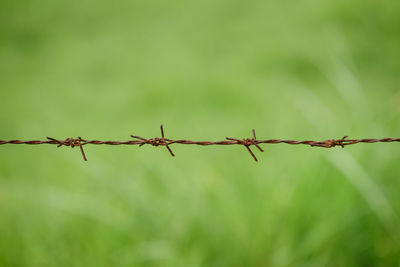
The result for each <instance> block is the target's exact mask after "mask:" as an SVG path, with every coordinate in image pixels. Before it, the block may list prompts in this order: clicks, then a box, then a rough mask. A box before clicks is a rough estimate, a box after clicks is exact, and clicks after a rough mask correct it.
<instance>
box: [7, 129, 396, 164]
mask: <svg viewBox="0 0 400 267" xmlns="http://www.w3.org/2000/svg"><path fill="white" fill-rule="evenodd" d="M160 128H161V138H159V137H154V138H150V139H147V138H143V137H140V136H136V135H131V137H132V138H134V139H135V140H129V141H100V140H85V139H82V138H81V137H78V138H71V137H70V138H67V139H65V140H59V139H55V138H51V137H47V140H31V141H22V140H0V145H5V144H26V145H42V144H51V145H57V147H61V146H69V147H72V148H74V147H79V148H80V151H81V154H82V157H83V159H84V160H85V161H87V158H86V155H85V151H84V150H83V146H85V145H88V144H92V145H111V146H118V145H139V147H141V146H143V145H146V144H149V145H152V146H165V147H166V148H167V150H168V152H169V153H170V154H171V156H175V154H174V153H173V152H172V150H171V148H170V146H171V145H173V144H181V145H199V146H211V145H242V146H244V147H245V148H246V150H247V151H248V152H249V153H250V155H251V156H252V157H253V159H254V160H255V161H258V159H257V157H256V156H255V155H254V153H253V151H252V150H251V149H250V147H251V146H255V147H256V148H257V149H258V150H260V152H264V150H263V149H262V148H261V147H260V146H259V145H260V144H280V143H284V144H288V145H309V146H312V147H324V148H333V147H336V146H340V147H342V148H344V147H345V146H349V145H354V144H359V143H367V144H371V143H378V142H382V143H391V142H400V138H382V139H347V138H348V136H344V137H343V138H341V139H328V140H325V141H310V140H305V141H296V140H281V139H268V140H258V139H257V138H256V132H255V130H254V129H253V132H252V133H253V137H252V138H243V139H236V138H230V137H226V138H225V140H223V141H191V140H173V139H169V138H165V136H164V128H163V126H162V125H161V127H160Z"/></svg>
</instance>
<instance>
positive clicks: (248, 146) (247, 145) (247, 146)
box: [226, 129, 264, 162]
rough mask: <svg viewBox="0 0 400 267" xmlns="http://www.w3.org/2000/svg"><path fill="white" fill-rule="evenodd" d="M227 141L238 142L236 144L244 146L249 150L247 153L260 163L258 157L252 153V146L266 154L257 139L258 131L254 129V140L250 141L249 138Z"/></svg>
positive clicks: (228, 138)
mask: <svg viewBox="0 0 400 267" xmlns="http://www.w3.org/2000/svg"><path fill="white" fill-rule="evenodd" d="M226 139H227V140H231V141H236V144H240V145H244V146H245V147H246V149H247V151H249V153H250V155H251V156H252V157H253V159H254V160H255V161H256V162H258V159H257V157H256V156H255V155H254V153H253V151H251V149H250V146H251V145H254V146H255V147H257V148H258V150H260V151H261V152H264V150H262V148H261V147H260V146H259V145H258V143H257V138H256V131H255V130H254V129H253V138H252V139H249V138H246V139H245V138H243V140H239V139H236V138H230V137H226Z"/></svg>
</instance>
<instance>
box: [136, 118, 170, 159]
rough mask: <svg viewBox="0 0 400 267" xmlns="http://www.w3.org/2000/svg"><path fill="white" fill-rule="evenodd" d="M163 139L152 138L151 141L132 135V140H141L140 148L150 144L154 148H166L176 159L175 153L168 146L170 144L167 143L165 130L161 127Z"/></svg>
mask: <svg viewBox="0 0 400 267" xmlns="http://www.w3.org/2000/svg"><path fill="white" fill-rule="evenodd" d="M160 128H161V138H158V137H154V138H150V139H146V138H143V137H140V136H136V135H131V137H132V138H136V139H139V140H140V141H141V142H140V144H139V147H141V146H143V145H145V144H150V145H152V146H165V147H166V148H167V149H168V151H169V153H170V154H171V156H173V157H175V155H174V153H173V152H172V150H171V148H170V147H169V146H168V142H167V141H166V139H165V137H164V128H163V126H162V125H161V127H160Z"/></svg>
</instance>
